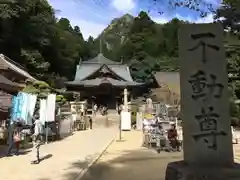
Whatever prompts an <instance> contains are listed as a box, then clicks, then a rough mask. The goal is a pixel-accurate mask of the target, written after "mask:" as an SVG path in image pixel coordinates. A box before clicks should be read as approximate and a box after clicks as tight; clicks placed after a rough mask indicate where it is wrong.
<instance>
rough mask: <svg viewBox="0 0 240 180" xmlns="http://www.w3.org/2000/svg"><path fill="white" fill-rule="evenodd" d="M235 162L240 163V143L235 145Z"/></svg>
mask: <svg viewBox="0 0 240 180" xmlns="http://www.w3.org/2000/svg"><path fill="white" fill-rule="evenodd" d="M233 150H234V158H235V162H237V163H240V144H234V145H233Z"/></svg>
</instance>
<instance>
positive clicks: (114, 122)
mask: <svg viewBox="0 0 240 180" xmlns="http://www.w3.org/2000/svg"><path fill="white" fill-rule="evenodd" d="M119 118H120V116H119V115H118V113H117V112H116V110H109V111H108V115H107V116H102V115H100V114H99V113H97V115H96V116H95V117H93V126H95V127H101V126H105V127H106V126H109V127H110V126H118V124H119Z"/></svg>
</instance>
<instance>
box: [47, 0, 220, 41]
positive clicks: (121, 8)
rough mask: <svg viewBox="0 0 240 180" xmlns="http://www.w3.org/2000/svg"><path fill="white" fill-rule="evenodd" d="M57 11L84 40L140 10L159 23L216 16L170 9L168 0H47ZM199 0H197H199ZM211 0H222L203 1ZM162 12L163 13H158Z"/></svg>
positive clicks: (216, 0) (216, 1) (214, 0)
mask: <svg viewBox="0 0 240 180" xmlns="http://www.w3.org/2000/svg"><path fill="white" fill-rule="evenodd" d="M48 1H49V3H50V5H52V6H53V8H54V9H55V10H57V11H56V16H57V17H58V18H60V17H66V18H68V19H69V20H70V21H71V24H72V25H73V26H74V25H78V26H79V27H80V29H81V32H82V33H83V36H84V38H85V39H87V38H88V37H89V36H90V35H91V36H93V37H97V36H98V35H99V34H100V33H101V32H102V30H103V29H104V28H106V26H107V25H108V24H109V23H110V22H111V20H112V19H114V18H116V17H120V16H122V15H123V14H125V13H129V14H132V15H137V14H138V13H139V12H140V11H141V10H143V11H148V10H150V12H149V15H150V16H151V18H152V19H153V20H154V21H155V22H157V23H166V22H167V21H169V20H171V19H172V18H174V17H177V18H179V19H182V20H188V21H191V22H196V23H205V22H212V18H213V15H212V14H209V15H208V16H207V17H206V18H200V16H199V14H197V13H196V12H194V11H191V10H189V9H187V8H177V9H171V8H170V6H169V5H168V4H167V1H168V0H158V1H159V2H160V3H158V4H157V5H155V6H153V3H151V1H152V2H153V0H48ZM196 1H197V0H196ZM202 1H206V2H211V3H213V4H214V6H215V7H217V6H219V5H220V2H221V0H202ZM159 11H163V12H164V14H162V15H160V14H159V13H158V12H159Z"/></svg>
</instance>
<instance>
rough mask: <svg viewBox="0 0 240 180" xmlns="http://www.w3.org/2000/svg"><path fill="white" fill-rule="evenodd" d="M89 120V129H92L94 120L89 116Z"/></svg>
mask: <svg viewBox="0 0 240 180" xmlns="http://www.w3.org/2000/svg"><path fill="white" fill-rule="evenodd" d="M88 120H89V128H90V129H92V123H93V122H92V118H91V117H90V116H88Z"/></svg>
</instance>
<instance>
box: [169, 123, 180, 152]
mask: <svg viewBox="0 0 240 180" xmlns="http://www.w3.org/2000/svg"><path fill="white" fill-rule="evenodd" d="M177 137H178V132H177V129H176V125H175V124H172V126H171V129H169V130H168V140H169V141H170V145H171V147H172V148H173V149H176V150H177V151H180V143H179V141H178V139H177Z"/></svg>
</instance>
